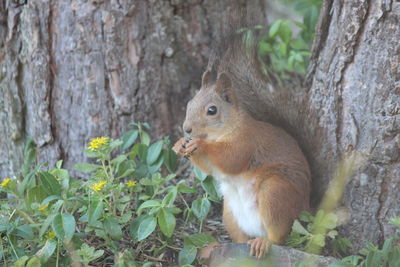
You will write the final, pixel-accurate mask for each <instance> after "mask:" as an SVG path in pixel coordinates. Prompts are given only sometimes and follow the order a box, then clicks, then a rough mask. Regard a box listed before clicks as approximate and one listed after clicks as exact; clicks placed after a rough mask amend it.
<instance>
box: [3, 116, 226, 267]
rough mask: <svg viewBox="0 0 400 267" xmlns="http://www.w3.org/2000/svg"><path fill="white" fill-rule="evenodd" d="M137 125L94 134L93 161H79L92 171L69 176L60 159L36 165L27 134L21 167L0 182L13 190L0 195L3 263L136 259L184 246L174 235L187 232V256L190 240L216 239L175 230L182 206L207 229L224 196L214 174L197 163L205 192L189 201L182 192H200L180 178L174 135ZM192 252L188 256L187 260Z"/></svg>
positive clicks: (123, 262) (79, 167)
mask: <svg viewBox="0 0 400 267" xmlns="http://www.w3.org/2000/svg"><path fill="white" fill-rule="evenodd" d="M132 126H133V129H132V130H129V131H128V132H126V133H125V134H124V135H123V136H122V138H121V139H115V140H114V139H111V138H108V137H99V138H94V139H92V140H91V141H90V142H89V145H88V148H87V149H86V150H85V152H86V155H87V157H89V158H91V159H92V160H91V162H90V163H87V162H85V163H79V164H76V165H75V166H74V168H75V170H76V171H78V172H80V173H82V175H85V177H86V178H87V179H75V178H73V177H71V175H70V172H69V171H68V170H67V169H64V168H63V167H62V161H58V162H57V163H56V166H55V167H54V168H48V166H47V165H46V164H41V165H35V158H36V150H35V145H34V143H33V142H32V140H28V142H27V144H26V148H25V163H24V165H23V166H22V171H21V174H20V175H18V176H17V177H16V179H11V178H7V179H4V180H3V182H2V183H1V185H0V190H1V191H2V192H3V193H6V194H7V197H6V198H5V199H1V200H0V202H1V208H0V236H1V239H0V241H1V242H0V259H1V261H2V262H3V264H4V265H5V266H9V265H12V264H14V266H25V265H26V266H56V265H57V266H69V265H71V264H73V263H81V264H83V265H84V266H89V264H94V263H97V262H98V263H102V264H111V263H113V264H115V265H116V266H135V265H137V264H138V263H139V262H140V261H148V260H149V259H152V260H154V259H157V257H158V256H159V255H160V254H162V253H163V252H164V251H165V250H166V249H167V248H168V249H174V250H180V249H179V248H176V247H174V246H172V242H173V240H174V239H173V237H174V238H175V239H184V240H186V241H185V248H183V249H182V251H183V252H181V253H180V255H183V256H180V257H186V256H184V255H185V251H187V250H188V248H187V244H189V241H190V240H191V242H192V243H191V246H192V247H193V248H196V251H197V248H200V247H201V246H203V245H205V244H206V243H207V242H213V241H214V239H213V238H212V237H209V236H207V235H205V234H195V235H193V236H184V235H183V234H182V233H181V231H178V230H177V226H178V224H180V226H181V227H184V226H185V225H184V224H183V225H182V223H180V222H179V221H178V219H179V218H180V217H181V216H180V214H182V215H183V216H184V217H185V222H184V223H186V222H187V221H189V220H193V219H198V220H199V222H200V227H199V232H201V224H202V221H203V220H204V219H205V218H206V216H207V214H208V212H209V210H210V200H211V201H218V200H219V197H218V194H217V193H216V189H215V184H214V182H213V181H212V180H211V178H210V177H208V176H207V175H204V174H202V173H201V172H199V171H198V170H196V177H197V179H196V183H198V184H201V185H202V187H203V188H204V189H205V192H204V193H201V194H200V198H198V199H194V201H193V202H192V205H191V206H190V205H189V204H188V203H187V202H186V201H185V198H186V197H184V195H185V194H196V195H198V194H199V192H198V190H197V189H196V186H194V187H192V186H189V185H188V184H187V183H186V182H185V181H184V180H180V181H176V180H175V178H176V175H175V174H174V172H175V171H176V168H177V158H176V155H175V153H174V152H173V151H172V150H171V149H170V143H169V140H168V138H164V139H162V140H158V141H155V142H153V143H152V142H151V138H150V135H149V134H148V133H147V130H149V129H150V127H149V125H148V124H146V123H134V124H132ZM177 200H180V202H179V203H177ZM193 215H194V216H193ZM181 221H182V220H181ZM149 254H150V255H149ZM114 255H115V256H114ZM186 255H187V254H186ZM190 260H191V261H190ZM193 260H194V258H188V257H186V260H185V261H184V263H185V264H191V263H192V262H193Z"/></svg>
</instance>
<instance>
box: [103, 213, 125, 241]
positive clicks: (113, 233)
mask: <svg viewBox="0 0 400 267" xmlns="http://www.w3.org/2000/svg"><path fill="white" fill-rule="evenodd" d="M103 226H104V230H105V231H106V233H107V234H108V235H109V236H110V237H111V238H113V239H115V240H119V239H121V238H122V229H121V226H120V225H119V223H118V220H117V219H116V218H112V217H109V218H106V219H105V220H104V222H103Z"/></svg>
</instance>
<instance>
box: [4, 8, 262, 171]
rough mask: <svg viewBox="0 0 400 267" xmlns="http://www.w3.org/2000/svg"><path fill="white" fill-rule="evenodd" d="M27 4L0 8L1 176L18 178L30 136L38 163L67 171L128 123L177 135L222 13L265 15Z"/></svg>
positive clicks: (160, 133)
mask: <svg viewBox="0 0 400 267" xmlns="http://www.w3.org/2000/svg"><path fill="white" fill-rule="evenodd" d="M18 2H20V3H21V5H19V4H18ZM23 2H25V1H22V0H6V1H2V2H1V3H0V34H1V36H0V40H1V41H0V59H1V63H0V65H1V66H0V73H1V74H0V88H1V95H2V96H4V97H1V98H0V117H1V123H2V125H1V126H2V127H1V129H0V133H1V136H2V138H1V139H0V176H1V177H4V176H9V175H12V174H13V173H15V172H18V170H19V168H20V166H21V163H22V160H23V159H22V152H23V145H24V140H25V137H26V136H31V137H33V139H34V141H35V143H36V144H37V145H38V147H39V150H40V156H39V160H40V162H49V163H50V164H52V163H54V162H55V161H56V160H57V159H63V160H64V166H65V167H67V168H71V167H72V165H73V164H75V163H77V162H82V161H84V160H85V157H84V154H83V150H84V149H85V144H86V143H87V141H88V139H89V138H92V137H97V136H102V135H105V136H111V137H120V136H121V133H123V132H124V131H125V130H126V129H127V128H128V124H129V123H130V122H133V121H147V122H149V123H150V124H151V125H152V126H153V130H152V134H153V135H154V136H156V137H161V136H163V135H165V134H171V133H177V132H178V131H179V129H180V127H181V123H182V121H183V118H184V116H185V107H186V103H187V101H188V100H189V99H190V98H191V96H192V95H193V93H194V91H195V90H196V89H198V88H199V85H200V79H201V74H202V72H203V70H204V68H205V66H206V64H207V58H208V53H209V48H210V44H211V41H212V40H213V39H214V38H215V37H218V36H219V32H220V31H221V29H222V28H223V26H224V25H223V24H222V22H221V20H220V18H221V16H227V15H226V14H228V13H229V12H231V11H232V10H236V9H238V8H243V7H245V6H246V5H247V6H248V7H249V10H253V12H254V14H255V17H259V18H264V16H265V15H264V14H263V10H265V8H260V6H261V7H263V6H264V4H263V2H262V1H258V0H257V1H251V3H246V2H245V1H228V0H226V1H225V0H224V1H204V2H203V1H199V0H191V1H181V0H170V1H166V0H163V1H160V0H152V1H129V0H119V1H117V0H111V1H92V0H91V1H83V0H72V1H65V0H63V1H48V0H35V1H27V4H24V3H23ZM264 20H265V19H264Z"/></svg>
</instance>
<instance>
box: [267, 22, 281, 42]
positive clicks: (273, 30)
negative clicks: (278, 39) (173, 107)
mask: <svg viewBox="0 0 400 267" xmlns="http://www.w3.org/2000/svg"><path fill="white" fill-rule="evenodd" d="M282 22H283V21H282V20H281V19H278V20H277V21H275V22H274V24H272V25H271V27H270V28H269V32H268V36H269V37H270V38H274V37H275V36H276V35H277V34H278V32H279V28H280V27H281V24H282Z"/></svg>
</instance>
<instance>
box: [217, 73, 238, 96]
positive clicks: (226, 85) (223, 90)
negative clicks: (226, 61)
mask: <svg viewBox="0 0 400 267" xmlns="http://www.w3.org/2000/svg"><path fill="white" fill-rule="evenodd" d="M215 91H216V92H217V93H218V94H219V95H220V96H221V97H222V98H223V99H224V100H225V101H226V102H228V103H232V104H236V96H235V92H234V91H233V88H232V82H231V78H229V76H228V74H226V73H225V72H223V73H221V74H219V75H218V79H217V83H216V86H215Z"/></svg>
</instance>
